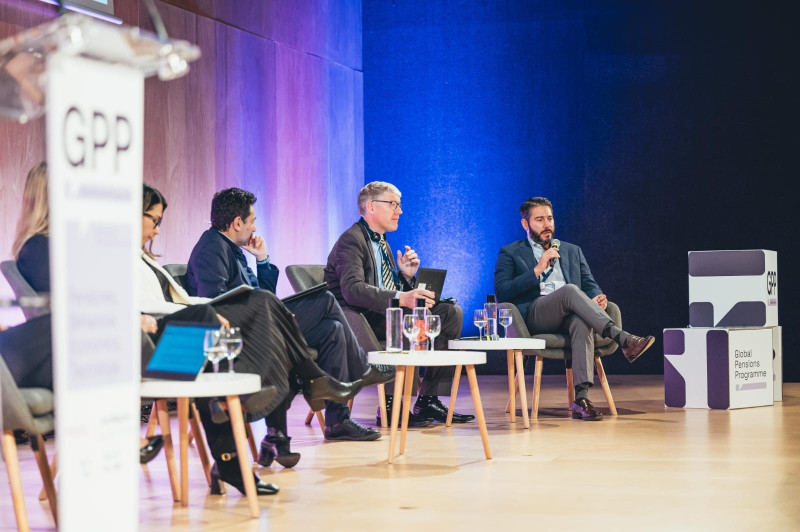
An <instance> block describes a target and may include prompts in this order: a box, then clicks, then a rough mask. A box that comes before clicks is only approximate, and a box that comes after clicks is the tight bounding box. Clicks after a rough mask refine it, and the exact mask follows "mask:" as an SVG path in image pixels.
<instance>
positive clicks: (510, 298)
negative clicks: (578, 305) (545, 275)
mask: <svg viewBox="0 0 800 532" xmlns="http://www.w3.org/2000/svg"><path fill="white" fill-rule="evenodd" d="M558 253H559V255H561V258H560V259H559V261H560V262H561V271H562V272H563V273H564V279H565V280H566V281H567V283H569V284H574V285H576V286H578V287H579V288H580V289H581V290H583V292H584V293H585V294H586V295H587V296H589V297H590V298H592V297H595V296H597V295H600V294H602V293H603V291H602V290H600V287H599V286H598V285H597V283H596V282H595V280H594V277H592V272H591V270H589V265H588V264H587V263H586V258H585V257H584V256H583V251H581V248H580V247H578V246H576V245H574V244H569V243H567V242H564V241H563V240H562V241H561V247H560V248H559V249H558ZM534 261H535V259H534V257H533V249H532V248H531V244H530V242H528V239H527V238H526V239H523V240H517V241H516V242H512V243H511V244H509V245H507V246H503V247H502V248H501V249H500V255H499V256H498V257H497V265H495V267H494V291H495V294H497V298H498V301H500V302H501V303H514V304H515V305H516V306H517V307H518V308H519V311H520V313H521V314H522V316H523V318H524V317H525V316H527V314H528V308H529V307H530V306H531V303H533V301H534V300H535V299H536V298H537V297H539V295H540V294H539V279H537V277H536V274H534V273H533V268H534V267H535V266H536V262H534Z"/></svg>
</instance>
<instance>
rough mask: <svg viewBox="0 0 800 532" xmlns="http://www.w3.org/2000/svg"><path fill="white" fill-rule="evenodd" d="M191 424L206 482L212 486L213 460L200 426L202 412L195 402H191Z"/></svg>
mask: <svg viewBox="0 0 800 532" xmlns="http://www.w3.org/2000/svg"><path fill="white" fill-rule="evenodd" d="M189 413H190V414H191V416H190V417H189V424H190V425H191V426H192V434H194V441H195V443H196V447H197V455H198V456H199V457H200V463H201V464H203V472H204V473H205V474H206V482H208V486H209V487H211V461H210V460H209V459H208V451H207V450H206V438H205V435H204V434H203V429H202V428H201V427H200V421H199V419H200V413H199V412H198V411H197V405H196V404H194V402H192V403H190V404H189Z"/></svg>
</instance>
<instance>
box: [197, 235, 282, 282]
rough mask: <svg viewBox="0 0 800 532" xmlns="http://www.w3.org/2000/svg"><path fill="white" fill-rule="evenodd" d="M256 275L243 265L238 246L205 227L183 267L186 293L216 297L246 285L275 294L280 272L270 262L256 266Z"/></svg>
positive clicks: (243, 259) (243, 257) (245, 264)
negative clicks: (186, 266) (186, 264)
mask: <svg viewBox="0 0 800 532" xmlns="http://www.w3.org/2000/svg"><path fill="white" fill-rule="evenodd" d="M256 269H257V270H258V275H257V276H256V274H254V273H253V270H251V269H250V268H249V267H247V260H246V259H245V256H244V252H243V251H242V248H240V247H239V246H237V245H236V244H234V243H233V241H231V240H230V239H229V238H228V237H226V236H225V235H223V234H222V233H220V232H219V231H217V230H216V229H213V228H212V229H208V230H207V231H206V232H204V233H203V234H202V235H200V240H198V241H197V244H195V245H194V249H192V254H191V255H190V256H189V264H188V268H187V270H186V291H187V292H189V295H190V296H200V297H216V296H218V295H220V294H222V293H225V292H227V291H228V290H232V289H234V288H236V287H237V286H241V285H243V284H248V285H250V286H252V287H253V288H262V289H264V290H269V291H270V292H272V293H275V287H276V286H277V285H278V275H279V274H280V271H279V270H278V268H277V267H275V266H273V265H272V264H270V263H265V264H258V265H257V266H256Z"/></svg>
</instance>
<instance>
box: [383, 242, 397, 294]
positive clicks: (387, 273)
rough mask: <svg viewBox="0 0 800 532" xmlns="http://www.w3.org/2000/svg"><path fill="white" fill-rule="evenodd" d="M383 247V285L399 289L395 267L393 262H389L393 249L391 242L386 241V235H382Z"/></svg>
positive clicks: (391, 288) (387, 287) (388, 288)
mask: <svg viewBox="0 0 800 532" xmlns="http://www.w3.org/2000/svg"><path fill="white" fill-rule="evenodd" d="M381 248H382V249H383V253H382V254H381V255H383V261H382V263H381V278H382V279H383V286H384V288H386V289H387V290H397V283H396V282H395V280H394V269H393V268H392V263H391V262H389V254H390V253H391V252H392V250H390V249H389V243H388V242H386V237H381Z"/></svg>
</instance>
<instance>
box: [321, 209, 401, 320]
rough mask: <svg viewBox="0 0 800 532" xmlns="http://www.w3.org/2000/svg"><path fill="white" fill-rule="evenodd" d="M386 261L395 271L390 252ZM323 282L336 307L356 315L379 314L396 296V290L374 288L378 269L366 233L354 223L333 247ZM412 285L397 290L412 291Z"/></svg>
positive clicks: (376, 285) (360, 226) (376, 282)
mask: <svg viewBox="0 0 800 532" xmlns="http://www.w3.org/2000/svg"><path fill="white" fill-rule="evenodd" d="M390 250H391V248H390ZM389 260H390V261H392V266H393V267H394V268H397V266H396V265H395V262H394V256H393V253H392V252H391V251H390V252H389ZM325 282H327V283H328V290H330V291H331V292H332V293H333V295H335V296H336V299H337V301H339V305H341V306H343V307H352V308H355V309H356V310H359V311H360V312H364V311H372V312H380V313H383V312H384V311H385V310H386V308H387V307H388V306H389V300H390V299H392V298H393V297H394V296H395V294H396V293H397V291H396V290H381V289H380V288H378V265H377V264H375V255H374V254H373V253H372V243H371V241H370V239H369V235H368V234H367V231H366V229H365V228H364V227H363V226H362V225H361V224H360V223H358V222H356V223H354V224H353V225H352V226H351V227H350V228H349V229H348V230H347V231H345V232H344V233H342V236H340V237H339V240H337V241H336V244H334V245H333V249H332V250H331V252H330V254H329V255H328V264H327V265H326V266H325ZM413 282H414V281H413V279H412V281H411V282H410V283H409V282H404V286H403V288H402V289H401V290H402V291H404V292H405V291H408V290H413V288H414V287H413Z"/></svg>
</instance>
